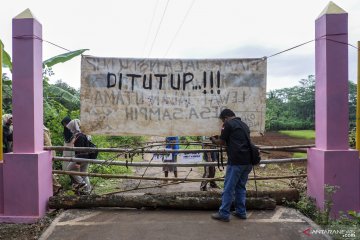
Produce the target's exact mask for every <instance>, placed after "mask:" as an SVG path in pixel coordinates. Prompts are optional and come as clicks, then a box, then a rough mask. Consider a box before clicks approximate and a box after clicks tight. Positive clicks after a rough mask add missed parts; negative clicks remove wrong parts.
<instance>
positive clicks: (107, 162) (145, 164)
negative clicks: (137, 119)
mask: <svg viewBox="0 0 360 240" xmlns="http://www.w3.org/2000/svg"><path fill="white" fill-rule="evenodd" d="M53 160H54V161H64V162H88V163H92V164H104V165H118V166H127V167H164V166H177V167H204V166H217V165H218V163H217V162H199V163H173V162H172V163H169V162H131V161H130V162H129V161H127V162H126V161H125V162H124V161H114V160H111V161H110V160H100V159H88V158H72V157H54V158H53ZM306 160H307V159H306V158H283V159H266V160H261V162H260V164H273V163H291V162H305V161H306ZM226 164H227V162H224V166H225V165H226Z"/></svg>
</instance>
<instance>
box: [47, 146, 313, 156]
mask: <svg viewBox="0 0 360 240" xmlns="http://www.w3.org/2000/svg"><path fill="white" fill-rule="evenodd" d="M314 146H315V145H314V144H309V145H291V146H260V147H259V148H260V150H286V149H297V148H310V147H314ZM44 150H55V151H78V152H86V151H97V152H119V153H130V154H142V153H154V154H170V153H203V152H219V151H221V150H220V149H179V150H172V149H170V150H165V149H159V150H153V149H135V150H134V149H128V148H87V147H64V146H44ZM222 151H226V149H224V148H223V150H222Z"/></svg>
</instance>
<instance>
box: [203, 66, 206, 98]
mask: <svg viewBox="0 0 360 240" xmlns="http://www.w3.org/2000/svg"><path fill="white" fill-rule="evenodd" d="M203 83H204V91H203V93H204V94H206V72H205V71H204V77H203Z"/></svg>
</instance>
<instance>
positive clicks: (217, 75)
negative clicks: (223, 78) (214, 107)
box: [216, 71, 220, 94]
mask: <svg viewBox="0 0 360 240" xmlns="http://www.w3.org/2000/svg"><path fill="white" fill-rule="evenodd" d="M216 85H217V87H218V88H219V89H218V90H217V93H218V94H220V71H217V73H216Z"/></svg>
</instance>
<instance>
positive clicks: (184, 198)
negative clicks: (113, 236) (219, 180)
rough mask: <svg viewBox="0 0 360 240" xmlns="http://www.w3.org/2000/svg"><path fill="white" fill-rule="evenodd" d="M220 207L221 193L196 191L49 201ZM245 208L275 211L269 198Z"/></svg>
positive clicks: (59, 205)
mask: <svg viewBox="0 0 360 240" xmlns="http://www.w3.org/2000/svg"><path fill="white" fill-rule="evenodd" d="M220 204H221V196H220V194H209V192H199V194H198V195H197V196H193V195H192V194H188V193H186V192H183V193H176V194H172V193H167V194H144V195H134V194H131V195H129V194H124V195H105V196H99V195H88V196H55V197H50V199H49V207H50V208H53V209H70V208H97V207H123V208H137V209H140V208H162V209H184V210H216V209H218V208H219V206H220ZM246 207H247V209H256V210H269V209H270V210H272V209H275V207H276V202H275V200H274V199H271V198H247V202H246Z"/></svg>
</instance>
